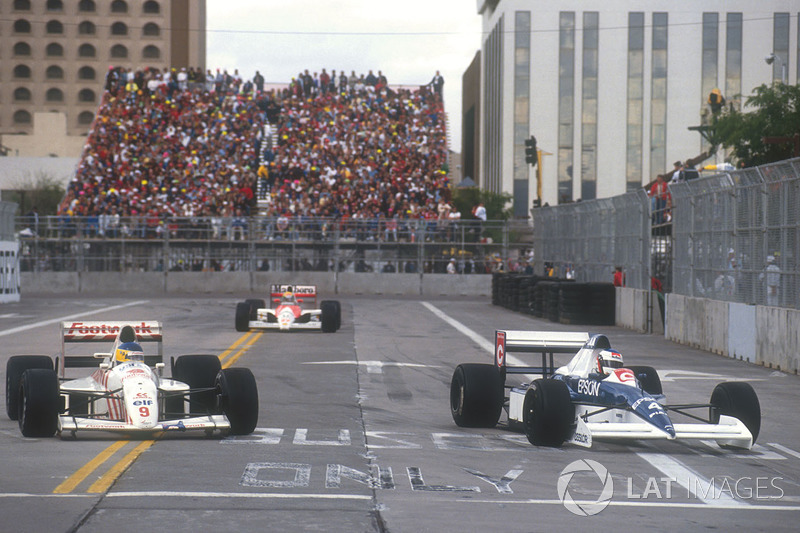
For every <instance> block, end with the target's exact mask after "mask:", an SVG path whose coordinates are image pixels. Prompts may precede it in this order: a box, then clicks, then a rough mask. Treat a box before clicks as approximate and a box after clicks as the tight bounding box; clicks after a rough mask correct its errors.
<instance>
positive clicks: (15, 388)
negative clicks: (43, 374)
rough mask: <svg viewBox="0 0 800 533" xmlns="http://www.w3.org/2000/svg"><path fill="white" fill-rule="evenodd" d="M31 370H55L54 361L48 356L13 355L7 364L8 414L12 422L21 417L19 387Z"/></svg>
mask: <svg viewBox="0 0 800 533" xmlns="http://www.w3.org/2000/svg"><path fill="white" fill-rule="evenodd" d="M29 368H43V369H46V370H53V360H52V359H50V358H49V357H48V356H46V355H12V356H11V357H9V358H8V362H7V363H6V414H8V418H10V419H11V420H17V418H18V417H19V385H20V383H21V380H22V374H23V373H24V372H25V371H26V370H28V369H29Z"/></svg>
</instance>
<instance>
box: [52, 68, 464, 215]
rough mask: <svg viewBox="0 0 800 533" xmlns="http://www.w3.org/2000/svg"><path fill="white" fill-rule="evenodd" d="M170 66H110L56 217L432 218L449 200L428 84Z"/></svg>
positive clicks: (442, 124)
mask: <svg viewBox="0 0 800 533" xmlns="http://www.w3.org/2000/svg"><path fill="white" fill-rule="evenodd" d="M179 74H180V73H176V72H175V69H171V70H168V69H165V70H164V71H159V70H154V69H144V70H141V71H138V72H124V71H121V69H119V70H112V71H110V73H109V77H108V79H107V83H106V91H105V92H104V94H103V98H102V101H101V104H100V108H99V110H98V112H97V114H96V119H95V121H94V124H93V127H92V129H91V131H90V133H89V136H88V139H87V143H86V145H85V147H84V150H83V153H82V156H81V159H80V162H79V164H78V167H77V170H76V175H75V178H74V179H73V180H72V181H71V183H70V184H69V186H68V188H67V191H66V194H65V197H64V199H63V201H62V202H61V204H60V206H59V215H60V216H61V217H73V216H74V217H103V216H104V217H133V218H136V217H140V218H157V219H159V221H160V222H159V223H162V224H165V223H167V219H169V218H170V217H237V216H252V215H256V214H262V215H267V216H271V217H281V216H283V217H301V216H302V217H307V216H311V217H314V216H318V217H331V218H335V219H342V220H347V219H359V218H363V219H373V218H375V219H377V218H385V219H391V218H399V219H409V218H411V219H413V218H419V219H436V218H437V203H438V202H439V200H440V199H442V198H444V199H445V200H449V188H448V176H447V157H448V150H447V139H446V131H447V124H446V117H445V113H444V109H443V104H442V101H441V99H440V97H439V95H437V94H435V93H434V92H433V91H429V90H428V89H427V88H426V87H420V88H415V89H411V88H408V87H393V86H388V85H384V84H381V83H380V82H378V83H377V84H374V85H373V84H369V83H365V82H364V81H363V79H364V77H363V76H361V77H360V79H356V81H355V83H353V82H352V78H354V77H355V76H351V81H350V82H347V83H344V84H342V83H341V82H340V81H339V79H338V78H337V79H336V81H335V82H332V83H329V84H328V85H327V86H323V87H319V86H316V87H314V86H313V85H312V86H311V87H309V84H307V83H306V84H305V85H304V84H303V83H302V82H298V80H297V79H295V80H292V82H291V83H289V84H288V85H287V86H286V87H283V88H276V87H274V86H272V87H265V88H264V89H263V90H259V89H258V87H256V86H254V85H253V84H252V83H251V82H250V81H243V80H241V78H238V77H236V76H230V75H227V73H225V74H224V75H222V76H220V75H219V71H218V75H217V76H212V75H211V72H210V71H209V72H208V76H207V77H205V78H203V77H202V76H199V77H197V78H195V79H187V77H186V76H180V75H179ZM300 79H301V80H302V78H300Z"/></svg>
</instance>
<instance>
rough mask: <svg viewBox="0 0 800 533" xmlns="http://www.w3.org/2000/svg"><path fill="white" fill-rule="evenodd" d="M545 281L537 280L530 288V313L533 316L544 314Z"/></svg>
mask: <svg viewBox="0 0 800 533" xmlns="http://www.w3.org/2000/svg"><path fill="white" fill-rule="evenodd" d="M547 283H548V282H546V281H543V280H539V281H538V282H537V283H536V285H534V286H533V288H532V289H531V314H532V315H533V316H535V317H539V318H541V317H543V316H544V289H545V287H546V286H547V285H546V284H547Z"/></svg>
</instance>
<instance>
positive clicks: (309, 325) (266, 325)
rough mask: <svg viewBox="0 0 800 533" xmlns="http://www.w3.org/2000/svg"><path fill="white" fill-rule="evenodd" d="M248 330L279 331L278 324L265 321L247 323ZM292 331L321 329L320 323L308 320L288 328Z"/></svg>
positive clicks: (279, 326)
mask: <svg viewBox="0 0 800 533" xmlns="http://www.w3.org/2000/svg"><path fill="white" fill-rule="evenodd" d="M248 324H249V325H250V329H281V325H280V324H279V323H278V322H267V321H266V320H251V321H250V322H248ZM288 329H289V330H292V329H322V322H320V321H318V320H309V321H308V322H301V323H298V322H295V323H294V324H292V325H291V326H289V328H288Z"/></svg>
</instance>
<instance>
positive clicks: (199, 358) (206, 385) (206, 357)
mask: <svg viewBox="0 0 800 533" xmlns="http://www.w3.org/2000/svg"><path fill="white" fill-rule="evenodd" d="M221 368H222V364H221V363H220V360H219V357H217V356H216V355H210V354H193V355H181V356H180V357H178V358H177V359H175V364H174V366H173V367H172V379H176V380H178V381H182V382H183V383H186V384H187V385H189V388H190V389H192V390H194V389H206V390H201V391H198V392H192V393H190V394H189V412H190V413H194V414H208V413H210V412H212V411H213V410H214V409H215V407H216V398H215V397H214V387H215V380H216V378H217V374H218V373H219V371H220V369H221ZM166 411H167V412H172V413H175V414H180V413H182V412H183V398H181V397H180V396H178V397H172V398H168V402H167V405H166Z"/></svg>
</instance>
